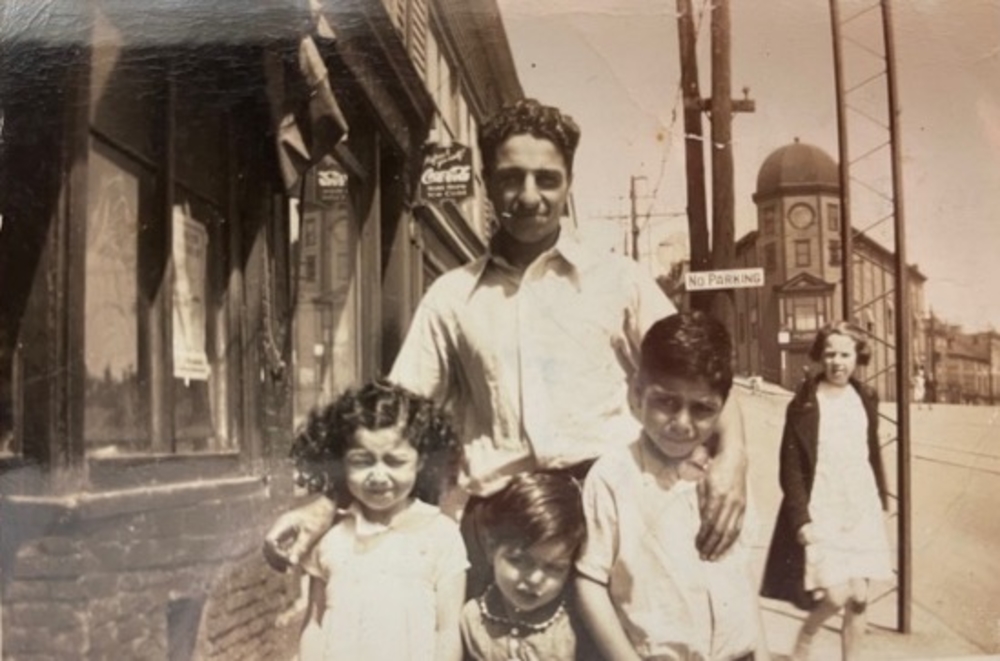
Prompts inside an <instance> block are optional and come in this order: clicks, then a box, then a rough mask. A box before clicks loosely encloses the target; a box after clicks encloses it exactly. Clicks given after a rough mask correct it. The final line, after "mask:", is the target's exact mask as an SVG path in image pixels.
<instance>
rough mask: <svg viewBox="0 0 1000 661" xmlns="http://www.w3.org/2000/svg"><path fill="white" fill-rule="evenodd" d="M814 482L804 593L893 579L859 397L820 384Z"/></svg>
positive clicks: (850, 389)
mask: <svg viewBox="0 0 1000 661" xmlns="http://www.w3.org/2000/svg"><path fill="white" fill-rule="evenodd" d="M816 399H817V401H818V403H819V439H818V444H817V445H818V447H817V457H816V477H815V479H814V481H813V487H812V492H811V493H810V496H809V516H810V518H811V519H812V523H813V528H812V530H813V535H814V539H815V542H814V543H812V544H809V545H808V546H807V547H806V573H805V588H806V590H815V589H819V588H828V587H832V586H835V585H842V584H844V583H847V582H848V581H849V580H850V579H852V578H868V579H873V580H888V579H891V578H892V564H891V555H890V550H889V540H888V537H887V536H886V531H885V523H884V520H883V516H882V505H881V501H880V499H879V494H878V487H877V485H876V482H875V475H874V473H873V471H872V467H871V464H870V463H869V462H868V442H867V436H868V419H867V415H866V413H865V408H864V404H863V403H862V401H861V397H860V396H859V395H858V393H857V391H856V390H855V389H854V388H853V387H850V386H846V387H837V386H832V385H829V384H827V383H825V382H824V383H821V384H820V386H819V388H818V389H817V391H816Z"/></svg>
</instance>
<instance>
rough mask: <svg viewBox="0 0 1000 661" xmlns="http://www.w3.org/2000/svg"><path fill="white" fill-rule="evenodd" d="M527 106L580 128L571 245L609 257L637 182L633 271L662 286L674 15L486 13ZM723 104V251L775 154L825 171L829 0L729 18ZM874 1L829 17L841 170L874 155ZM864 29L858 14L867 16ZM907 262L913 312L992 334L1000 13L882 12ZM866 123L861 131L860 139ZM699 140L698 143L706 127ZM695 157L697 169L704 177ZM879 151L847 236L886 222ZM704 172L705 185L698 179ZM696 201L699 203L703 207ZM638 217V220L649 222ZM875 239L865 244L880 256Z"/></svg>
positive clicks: (677, 118)
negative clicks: (918, 280)
mask: <svg viewBox="0 0 1000 661" xmlns="http://www.w3.org/2000/svg"><path fill="white" fill-rule="evenodd" d="M499 4H500V8H501V12H502V14H503V18H504V23H505V26H506V28H507V34H508V39H509V41H510V45H511V49H512V51H513V53H514V59H515V63H516V65H517V68H518V72H519V75H520V77H521V81H522V84H523V86H524V89H525V93H526V94H527V95H529V96H534V97H536V98H538V99H539V100H541V101H543V102H545V103H550V104H554V105H558V106H560V107H561V108H563V109H564V110H565V111H566V112H568V113H569V114H570V115H572V116H573V117H574V118H575V119H576V120H577V122H578V123H579V124H580V126H581V128H582V131H583V138H582V141H581V144H580V148H579V151H578V152H577V157H576V161H575V163H574V184H573V190H574V201H575V205H576V211H577V216H578V218H579V219H580V232H581V235H582V236H584V237H585V238H586V240H587V241H588V242H593V243H594V244H595V245H597V246H600V247H601V248H602V249H608V250H616V251H618V252H621V251H622V249H623V244H624V238H625V233H624V232H625V223H626V221H625V220H624V219H623V218H622V217H623V216H625V215H627V213H628V211H629V200H628V194H629V182H630V177H632V176H635V177H637V178H638V179H637V180H636V191H637V194H638V196H639V201H638V205H637V206H638V210H639V215H640V218H641V224H642V233H641V235H640V241H639V245H640V251H639V252H640V256H641V258H642V259H643V261H644V262H645V263H646V264H648V266H649V268H650V270H652V271H660V270H663V269H664V266H663V265H664V264H665V263H666V264H668V263H669V262H670V261H673V260H675V259H677V258H678V256H681V255H682V254H683V253H684V251H685V250H686V227H687V225H686V223H687V221H686V217H685V215H684V213H683V212H684V209H685V205H686V200H685V188H684V186H685V184H684V145H683V116H682V109H681V107H680V105H679V94H678V79H679V75H680V68H679V64H678V47H677V21H676V14H675V13H674V12H675V5H676V3H675V2H673V1H671V0H547V1H546V2H539V1H538V0H499ZM692 4H693V5H694V8H695V13H696V15H697V16H698V17H700V20H701V27H700V32H699V62H698V64H699V74H700V84H701V93H702V96H705V97H707V96H709V95H710V90H711V78H710V59H709V50H708V48H709V21H710V19H709V11H708V10H707V9H706V7H707V6H708V3H707V2H705V1H704V0H692ZM730 4H731V16H732V36H731V38H732V85H733V96H734V97H735V98H739V97H742V96H743V92H742V89H743V87H744V86H746V87H748V88H749V97H750V98H751V99H753V100H754V101H755V103H756V111H755V112H753V113H740V114H737V115H736V116H735V117H734V122H733V141H734V144H733V149H734V162H735V197H736V234H737V237H739V236H742V235H743V234H745V233H746V232H747V231H750V230H751V229H753V228H754V227H755V218H756V207H755V206H754V204H753V202H752V199H751V196H752V195H753V192H754V189H755V186H756V177H757V172H758V170H759V168H760V165H761V163H762V162H763V161H764V159H765V158H766V157H767V156H768V155H769V154H770V153H771V152H773V151H774V150H776V149H778V148H780V147H782V146H784V145H787V144H789V143H791V142H793V141H794V140H795V139H796V138H798V139H799V140H800V141H801V142H804V143H809V144H813V145H816V146H818V147H820V148H822V149H823V150H824V151H826V152H827V153H828V154H830V155H831V156H832V157H833V158H834V159H835V160H836V159H837V154H838V148H837V127H836V101H835V90H834V73H833V54H832V53H833V51H832V40H831V24H830V8H829V2H828V0H731V3H730ZM877 5H878V3H877V1H874V0H865V2H859V1H858V0H841V3H840V12H841V17H842V19H849V18H850V19H851V20H850V21H849V22H847V24H846V25H845V26H844V28H843V29H844V34H845V35H846V36H847V37H849V38H850V40H851V41H849V42H847V43H846V45H845V50H844V61H845V78H846V81H847V86H848V87H852V86H855V85H858V88H857V90H856V91H854V92H852V93H851V94H850V96H849V103H850V104H851V106H852V108H854V109H852V110H851V111H850V112H849V113H848V118H847V122H848V130H849V132H850V142H849V144H850V150H851V158H852V160H853V159H854V158H857V157H858V156H860V155H863V154H865V153H867V152H868V151H869V150H870V149H871V148H874V147H877V146H878V145H879V144H882V143H884V142H885V141H886V140H888V132H887V130H886V128H885V126H887V123H888V117H887V111H886V109H887V103H886V96H885V95H886V91H885V90H886V87H885V78H884V77H879V78H876V79H874V80H872V81H871V82H869V83H867V84H864V85H862V84H861V83H862V82H864V81H865V80H867V79H869V78H870V77H871V76H872V75H873V74H875V73H877V72H878V70H879V69H880V68H882V65H881V64H880V62H879V60H878V58H877V57H875V56H873V55H871V54H869V53H868V52H867V51H866V48H868V49H870V50H874V51H875V52H879V51H881V49H882V43H881V35H880V30H881V22H880V21H879V20H878V19H879V12H878V11H877ZM872 6H874V7H875V11H869V12H867V13H864V12H863V10H864V9H865V8H866V7H872ZM892 9H893V23H894V27H895V29H894V39H895V45H896V71H897V84H898V92H899V108H900V114H899V127H900V145H901V149H902V167H901V172H902V187H901V190H902V197H901V199H902V207H903V217H904V219H905V223H906V234H905V237H906V253H907V259H908V261H909V262H911V263H916V264H917V265H918V266H919V268H920V270H921V272H922V273H923V274H924V275H926V276H927V278H928V281H927V283H926V285H925V297H926V306H927V307H928V309H930V308H933V310H934V313H935V314H936V315H938V316H939V317H943V318H944V319H946V320H948V321H950V322H953V323H961V324H963V325H964V326H965V327H966V329H967V330H979V329H983V328H987V327H989V326H993V327H995V328H997V329H1000V305H997V304H994V301H996V300H998V299H1000V296H997V295H996V294H994V291H995V290H996V289H997V284H998V283H1000V0H962V1H961V2H957V1H954V0H905V1H902V0H896V1H895V2H893V3H892ZM873 120H875V121H873ZM704 131H705V134H706V135H709V132H710V126H709V122H708V120H707V118H706V120H705V121H704ZM707 154H708V152H707V151H706V159H707V158H708V156H707ZM889 157H890V155H889V152H888V150H887V149H884V148H883V149H876V150H875V151H874V152H873V153H872V155H871V156H868V157H866V158H864V159H860V160H859V162H858V163H856V164H853V165H852V174H853V176H854V177H856V178H857V179H859V180H860V182H861V183H854V184H852V186H851V195H852V198H853V203H852V207H851V209H852V216H853V220H854V225H855V227H857V228H862V227H868V226H869V225H871V224H872V223H874V222H875V221H876V220H878V219H879V218H883V217H884V216H885V215H886V214H887V213H888V212H889V211H890V210H891V205H890V203H889V202H887V201H886V200H885V199H883V198H881V197H880V196H879V195H878V194H877V193H873V192H870V190H869V188H868V187H871V188H874V190H875V191H878V192H879V193H889V192H890V191H891V186H890V181H891V179H890V170H889V162H890V160H889ZM708 162H709V161H707V160H706V169H708V165H707V164H708ZM709 199H710V198H709ZM647 215H648V218H647V217H646V216H647ZM890 229H891V227H890V224H889V223H882V224H881V225H878V226H876V227H874V228H873V229H872V230H871V235H872V236H874V237H875V238H876V239H878V240H880V241H882V242H883V243H885V244H886V245H887V246H888V247H892V243H891V233H890V232H889V230H890Z"/></svg>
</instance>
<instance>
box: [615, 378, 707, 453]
mask: <svg viewBox="0 0 1000 661" xmlns="http://www.w3.org/2000/svg"><path fill="white" fill-rule="evenodd" d="M632 400H633V407H634V409H635V412H636V414H637V416H638V418H639V422H641V423H642V429H643V432H644V433H645V434H646V437H647V438H649V440H650V441H651V442H652V443H653V445H655V446H656V447H657V449H659V450H660V452H662V453H663V454H664V455H666V456H667V457H670V458H673V459H684V458H687V457H688V456H690V454H691V453H692V452H693V451H694V450H695V448H697V447H698V446H700V445H701V444H703V443H704V442H705V441H707V440H708V439H709V438H710V437H711V435H712V433H713V432H714V431H715V424H716V422H717V421H718V419H719V414H720V413H722V407H723V405H724V404H725V399H724V398H723V397H722V395H720V394H719V393H718V392H716V391H714V390H712V388H710V387H709V385H708V382H707V381H706V380H705V379H682V378H678V377H671V376H649V375H644V374H640V376H639V378H638V379H637V380H636V381H635V382H633V386H632Z"/></svg>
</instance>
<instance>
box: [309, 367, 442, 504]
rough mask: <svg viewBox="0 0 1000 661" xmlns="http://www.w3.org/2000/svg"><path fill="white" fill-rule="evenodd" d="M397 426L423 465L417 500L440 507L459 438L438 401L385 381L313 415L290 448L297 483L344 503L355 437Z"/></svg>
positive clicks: (348, 393)
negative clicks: (346, 465) (364, 431)
mask: <svg viewBox="0 0 1000 661" xmlns="http://www.w3.org/2000/svg"><path fill="white" fill-rule="evenodd" d="M394 426H399V428H400V431H401V433H402V434H403V437H404V438H406V440H407V441H409V443H410V445H412V446H413V447H414V449H416V451H417V453H418V454H419V456H420V457H421V459H422V460H423V466H422V467H421V469H420V471H419V473H418V474H417V482H416V485H415V486H414V489H413V495H414V496H416V497H417V498H419V499H421V500H424V501H427V502H430V503H435V502H437V499H438V496H439V495H440V489H441V486H442V484H443V479H444V478H445V476H446V475H447V473H446V471H448V470H449V469H450V468H452V467H453V466H454V461H455V458H456V456H457V450H458V439H457V436H456V435H455V432H454V431H453V430H452V428H451V425H450V424H449V421H448V419H447V417H446V416H445V415H444V413H443V412H442V411H441V410H440V409H439V408H438V407H437V406H436V405H435V404H434V402H432V401H431V400H430V399H428V398H426V397H421V396H420V395H416V394H414V393H412V392H410V391H409V390H406V389H405V388H403V387H401V386H397V385H395V384H392V383H389V382H388V381H384V380H377V381H374V382H372V383H369V384H367V385H365V386H363V387H362V388H359V389H357V390H348V391H346V392H345V393H344V394H343V395H341V396H340V397H338V398H337V400H336V401H334V402H333V403H332V404H329V405H327V406H324V407H321V408H317V409H314V410H313V411H311V412H310V413H309V418H308V420H307V421H306V422H305V424H304V425H303V426H302V427H301V429H300V430H299V432H298V433H297V434H296V436H295V440H294V441H293V443H292V449H291V456H292V458H293V459H294V460H295V472H296V482H297V483H298V484H299V485H300V486H305V487H307V488H308V489H309V491H311V492H319V493H324V494H326V495H328V496H330V497H331V498H332V499H334V500H336V501H337V502H339V503H344V502H346V500H345V499H346V498H347V490H346V487H345V480H344V455H345V454H346V453H347V451H348V450H349V449H350V447H351V444H352V443H353V442H354V435H355V432H357V430H358V429H367V430H371V431H376V430H379V429H384V428H386V427H394Z"/></svg>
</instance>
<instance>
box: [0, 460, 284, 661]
mask: <svg viewBox="0 0 1000 661" xmlns="http://www.w3.org/2000/svg"><path fill="white" fill-rule="evenodd" d="M288 504H289V500H288V499H287V498H282V497H275V496H274V495H273V493H272V491H271V489H269V488H268V486H266V485H265V484H264V483H263V482H262V481H261V480H260V479H259V478H237V479H228V480H213V481H206V482H199V483H188V484H183V485H174V486H166V487H155V488H144V489H131V490H127V491H119V492H113V493H101V494H81V495H77V496H73V497H67V498H28V497H11V498H7V499H6V500H4V501H2V502H0V521H2V528H0V531H2V532H0V563H2V567H0V576H2V578H3V585H2V589H3V592H2V595H0V601H2V603H3V618H2V634H0V639H2V640H3V648H2V655H3V659H4V661H14V660H17V661H29V660H31V661H33V660H35V659H105V658H113V659H116V661H118V660H124V659H143V660H144V661H146V660H150V659H170V660H171V661H173V660H174V659H190V658H197V659H209V660H214V659H218V660H223V661H228V660H235V659H241V660H243V659H282V658H290V655H291V651H290V645H291V642H292V640H293V639H294V634H292V633H289V631H290V630H293V629H295V628H296V626H297V618H296V617H295V613H294V612H293V610H292V607H293V602H294V601H295V600H296V599H297V597H298V595H299V585H298V582H297V580H296V579H295V577H293V576H291V575H281V574H278V573H275V572H273V571H271V570H270V569H269V568H268V567H267V566H266V565H265V563H264V561H263V559H262V556H261V553H260V545H261V540H262V538H263V534H264V531H265V530H266V529H267V527H268V526H269V525H270V523H271V522H272V521H273V519H274V516H275V514H276V513H277V512H278V511H280V510H281V509H284V508H285V507H287V506H288Z"/></svg>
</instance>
